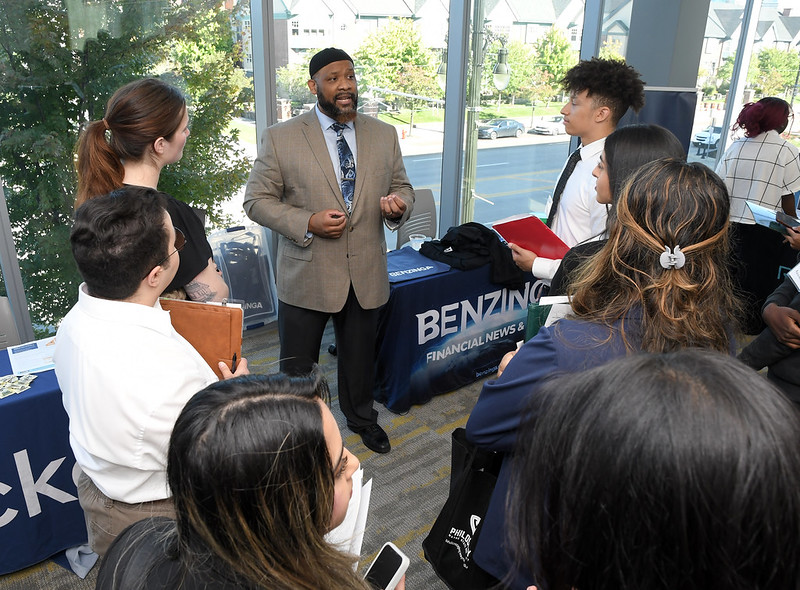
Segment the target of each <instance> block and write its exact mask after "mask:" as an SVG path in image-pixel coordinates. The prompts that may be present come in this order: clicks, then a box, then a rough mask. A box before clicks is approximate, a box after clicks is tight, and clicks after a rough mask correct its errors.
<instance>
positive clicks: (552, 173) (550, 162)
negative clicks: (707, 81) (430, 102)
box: [223, 124, 714, 245]
mask: <svg viewBox="0 0 800 590" xmlns="http://www.w3.org/2000/svg"><path fill="white" fill-rule="evenodd" d="M398 137H399V138H400V148H401V150H402V152H403V161H404V162H405V165H406V172H407V173H408V176H409V179H410V180H411V184H412V185H413V186H414V187H416V188H429V189H431V190H433V194H434V197H435V198H436V201H437V207H438V204H439V196H440V188H441V187H440V184H441V180H440V178H441V174H442V132H441V124H438V125H433V124H432V125H430V126H427V127H424V126H418V127H415V128H414V129H413V131H412V133H410V134H408V133H407V130H406V129H405V128H403V127H398ZM242 147H243V148H245V150H246V152H247V154H248V156H249V157H250V158H254V157H255V151H256V146H255V145H251V144H246V145H242ZM696 152H697V149H696V148H690V150H689V159H690V160H696V161H700V162H703V163H704V164H706V165H708V166H711V167H712V168H713V167H714V160H713V158H700V157H699V156H698V155H697V154H696ZM568 155H569V137H568V136H566V135H558V136H555V137H553V136H542V135H535V134H531V133H526V134H525V135H524V136H522V137H521V138H515V137H508V138H499V139H496V140H488V139H479V140H478V163H477V171H476V182H475V192H476V193H477V195H478V198H477V199H476V200H475V221H477V222H480V223H485V224H489V223H491V222H493V221H497V220H498V219H503V218H505V217H509V216H511V215H518V214H522V213H542V212H544V207H545V204H546V202H547V198H548V196H549V195H550V194H551V193H552V191H553V188H554V187H555V184H556V180H557V179H558V174H559V172H560V171H561V168H562V166H563V165H564V162H565V161H566V159H567V156H568ZM243 194H244V188H242V190H241V191H240V192H239V194H237V195H236V196H235V197H234V198H233V199H232V200H231V201H229V202H228V203H226V204H225V205H224V207H223V210H224V212H225V213H227V214H229V215H230V216H231V218H232V220H233V222H234V223H251V222H250V220H248V219H247V218H246V217H245V215H244V212H243V211H242V208H241V203H242V197H243ZM446 229H447V228H440V229H439V234H440V235H441V234H443V233H444V231H446ZM387 240H388V242H387V243H389V244H390V245H391V244H393V243H394V238H393V237H388V238H387Z"/></svg>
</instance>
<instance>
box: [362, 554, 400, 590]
mask: <svg viewBox="0 0 800 590" xmlns="http://www.w3.org/2000/svg"><path fill="white" fill-rule="evenodd" d="M408 563H409V561H408V557H406V556H405V554H404V553H403V552H402V551H400V550H399V549H398V548H397V547H396V546H395V544H394V543H386V544H385V545H384V546H383V547H381V551H380V553H378V557H376V558H375V561H373V562H372V564H371V565H370V566H369V569H368V570H367V573H366V574H365V575H364V578H365V579H366V580H367V582H369V583H370V585H371V586H372V587H373V588H375V589H376V590H394V587H395V586H397V584H398V583H399V582H400V580H401V578H402V577H403V574H405V573H406V569H408Z"/></svg>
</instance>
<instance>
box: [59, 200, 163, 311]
mask: <svg viewBox="0 0 800 590" xmlns="http://www.w3.org/2000/svg"><path fill="white" fill-rule="evenodd" d="M166 211H167V209H166V200H165V198H164V196H163V195H162V194H161V193H159V192H158V191H156V190H153V189H151V188H145V187H139V186H126V187H123V188H121V189H118V190H115V191H113V192H112V193H110V194H108V195H103V196H101V197H97V198H96V199H90V200H88V201H86V202H85V203H84V204H83V205H81V206H80V207H78V210H77V211H75V223H74V225H73V226H72V231H71V232H70V236H69V240H70V244H71V245H72V256H73V257H74V258H75V262H76V263H77V265H78V271H79V272H80V273H81V277H83V280H84V281H85V282H86V284H87V286H88V287H89V293H90V294H91V295H92V296H94V297H100V298H102V299H114V300H121V299H127V298H128V297H130V296H131V295H133V294H134V293H135V292H136V290H137V289H138V288H139V285H140V284H141V282H142V279H143V278H144V277H145V276H147V273H149V272H150V271H151V270H152V269H153V267H155V266H156V265H158V264H159V261H162V260H164V259H165V258H166V257H167V255H168V250H169V246H170V244H169V243H168V242H169V229H168V228H167V227H165V225H164V213H166ZM165 264H169V263H168V262H165ZM171 264H178V262H177V260H175V261H172V262H171Z"/></svg>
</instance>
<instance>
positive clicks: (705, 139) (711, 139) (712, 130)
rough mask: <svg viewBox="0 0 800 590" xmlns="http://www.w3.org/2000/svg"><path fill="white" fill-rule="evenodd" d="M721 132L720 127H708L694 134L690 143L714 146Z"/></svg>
mask: <svg viewBox="0 0 800 590" xmlns="http://www.w3.org/2000/svg"><path fill="white" fill-rule="evenodd" d="M721 134H722V127H717V126H713V127H708V128H707V129H704V130H703V131H700V132H699V133H697V134H696V135H695V136H694V139H693V140H692V145H693V146H696V147H700V146H704V145H705V146H716V145H717V142H719V138H720V135H721Z"/></svg>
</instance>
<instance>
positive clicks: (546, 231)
mask: <svg viewBox="0 0 800 590" xmlns="http://www.w3.org/2000/svg"><path fill="white" fill-rule="evenodd" d="M492 229H494V231H496V232H497V233H498V234H500V236H501V237H502V238H503V239H504V240H505V241H506V242H511V243H514V244H516V245H517V246H521V247H522V248H525V249H526V250H531V251H532V252H534V253H535V254H536V255H537V256H543V257H544V258H552V259H553V260H558V259H561V258H564V254H566V253H567V251H568V250H569V246H567V245H566V244H565V243H564V242H562V241H561V239H560V238H559V237H558V236H557V235H556V234H554V233H553V230H551V229H550V228H549V227H547V226H546V225H545V224H544V222H542V220H541V219H539V218H538V217H536V216H535V215H526V216H524V217H517V218H509V219H507V220H500V221H497V222H495V223H494V224H492Z"/></svg>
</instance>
